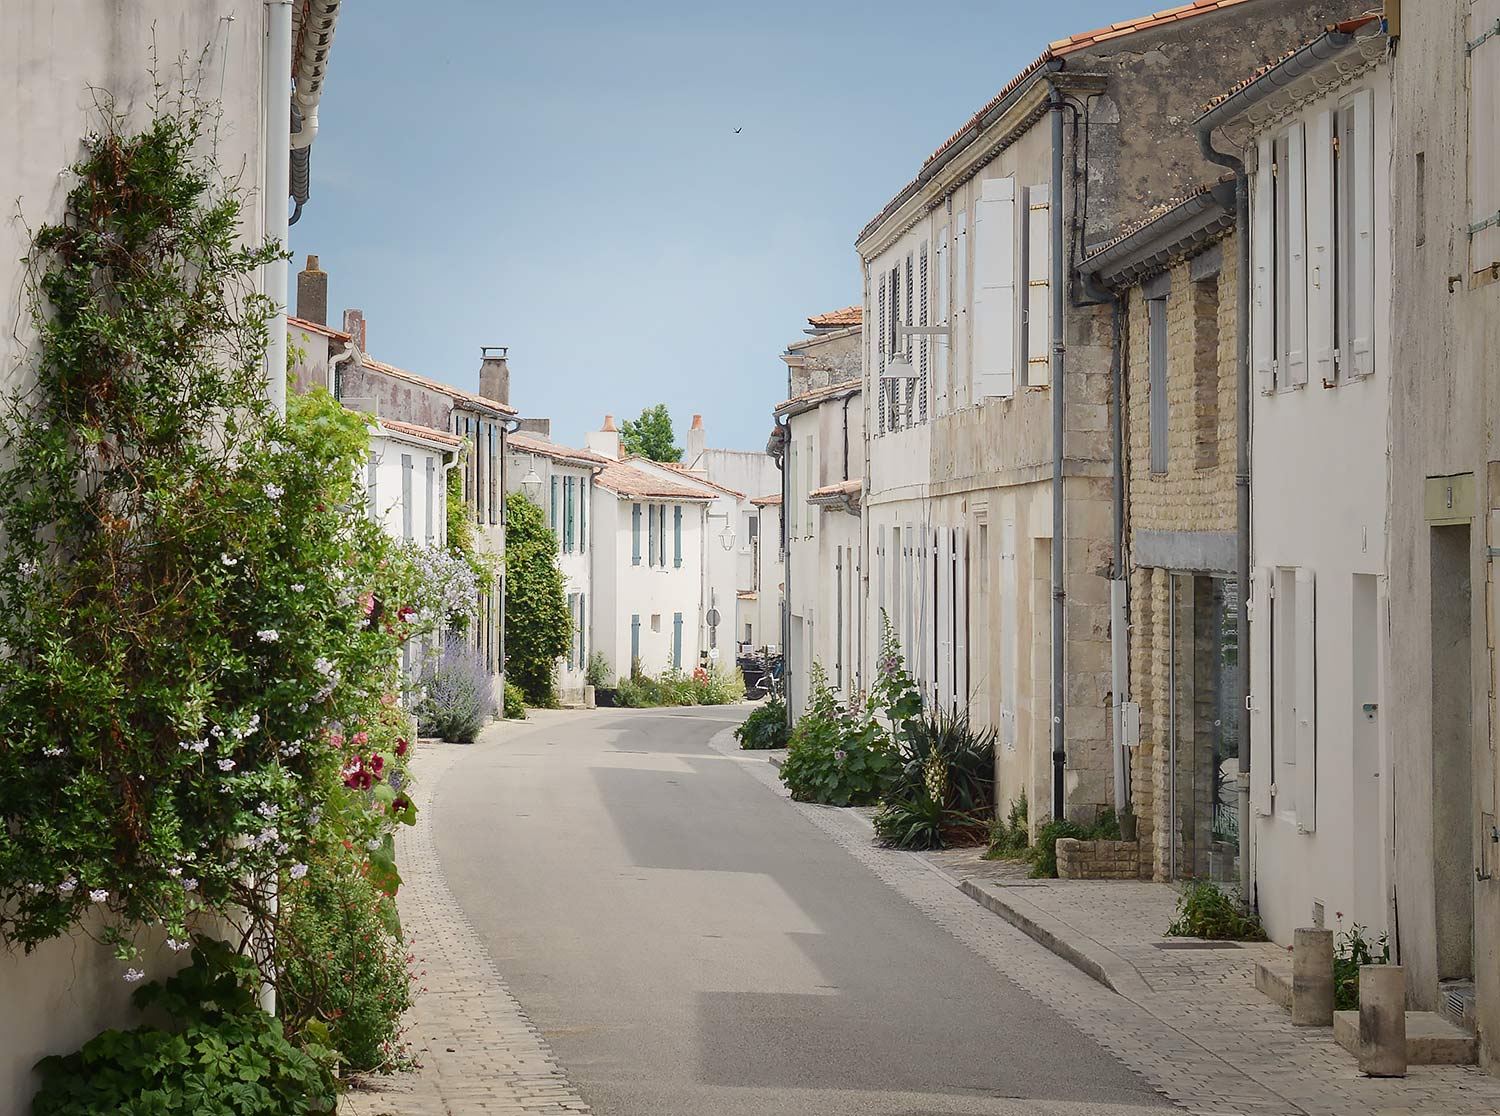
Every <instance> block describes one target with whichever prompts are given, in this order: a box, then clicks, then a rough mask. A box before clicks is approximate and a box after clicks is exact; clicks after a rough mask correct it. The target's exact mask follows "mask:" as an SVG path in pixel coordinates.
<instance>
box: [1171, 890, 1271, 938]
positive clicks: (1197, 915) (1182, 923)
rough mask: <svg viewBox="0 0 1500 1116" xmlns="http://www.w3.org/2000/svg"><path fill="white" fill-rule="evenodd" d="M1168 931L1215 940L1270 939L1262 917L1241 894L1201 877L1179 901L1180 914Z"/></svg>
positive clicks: (1179, 935) (1189, 936) (1179, 934)
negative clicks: (1243, 901) (1250, 907)
mask: <svg viewBox="0 0 1500 1116" xmlns="http://www.w3.org/2000/svg"><path fill="white" fill-rule="evenodd" d="M1167 935H1168V936H1169V937H1173V938H1207V939H1209V940H1211V941H1232V942H1263V941H1265V940H1266V931H1265V928H1264V927H1263V926H1261V924H1260V917H1259V916H1258V915H1257V914H1256V913H1255V912H1254V911H1252V910H1250V909H1249V908H1248V907H1246V906H1245V905H1244V904H1243V903H1242V902H1241V901H1240V899H1239V897H1238V896H1235V895H1232V894H1230V893H1229V892H1227V891H1224V890H1223V889H1221V888H1220V887H1219V885H1218V884H1216V883H1214V882H1213V881H1212V880H1199V881H1198V882H1197V883H1194V884H1193V885H1192V886H1190V887H1189V888H1188V889H1187V890H1186V891H1184V892H1183V893H1182V897H1181V898H1180V899H1179V900H1178V901H1177V917H1176V918H1175V919H1173V920H1172V925H1171V926H1168V927H1167Z"/></svg>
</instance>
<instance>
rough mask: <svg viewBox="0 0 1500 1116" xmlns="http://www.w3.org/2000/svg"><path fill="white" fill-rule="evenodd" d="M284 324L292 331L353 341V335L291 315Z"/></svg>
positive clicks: (336, 339)
mask: <svg viewBox="0 0 1500 1116" xmlns="http://www.w3.org/2000/svg"><path fill="white" fill-rule="evenodd" d="M286 324H287V325H288V326H289V327H291V328H292V329H300V330H304V331H305V332H307V333H321V334H322V335H323V336H324V337H332V338H333V339H334V340H335V341H352V340H354V336H353V334H349V333H345V332H344V331H343V330H341V329H334V328H333V327H332V326H326V325H319V324H318V323H317V322H310V321H308V320H307V319H305V318H297V317H294V316H292V315H291V314H288V315H287V317H286Z"/></svg>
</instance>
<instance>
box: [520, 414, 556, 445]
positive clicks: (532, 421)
mask: <svg viewBox="0 0 1500 1116" xmlns="http://www.w3.org/2000/svg"><path fill="white" fill-rule="evenodd" d="M516 429H517V430H519V431H521V432H522V433H523V434H535V435H536V436H537V437H538V438H541V439H542V440H543V441H546V442H550V441H552V420H551V419H549V418H523V419H518V420H517V424H516Z"/></svg>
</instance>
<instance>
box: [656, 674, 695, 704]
mask: <svg viewBox="0 0 1500 1116" xmlns="http://www.w3.org/2000/svg"><path fill="white" fill-rule="evenodd" d="M656 704H658V705H697V704H698V699H697V692H696V691H695V690H694V688H693V677H692V675H690V674H683V673H682V671H680V670H678V669H677V668H676V667H672V668H670V669H669V670H668V671H667V672H666V673H665V674H663V675H662V676H661V677H660V678H658V679H657V680H656Z"/></svg>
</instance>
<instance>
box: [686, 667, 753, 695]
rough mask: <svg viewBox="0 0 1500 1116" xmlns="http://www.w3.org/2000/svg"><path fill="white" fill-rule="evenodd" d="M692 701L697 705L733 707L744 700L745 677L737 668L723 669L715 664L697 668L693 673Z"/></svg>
mask: <svg viewBox="0 0 1500 1116" xmlns="http://www.w3.org/2000/svg"><path fill="white" fill-rule="evenodd" d="M690 681H691V683H692V692H693V701H694V703H696V704H698V705H733V704H734V703H735V702H737V701H744V700H745V676H744V675H743V674H741V673H740V670H739V667H730V668H725V667H721V666H719V665H717V664H715V665H714V666H711V667H699V668H698V669H697V670H695V671H693V674H692V677H691V679H690Z"/></svg>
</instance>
